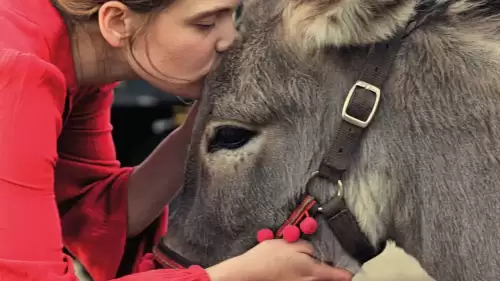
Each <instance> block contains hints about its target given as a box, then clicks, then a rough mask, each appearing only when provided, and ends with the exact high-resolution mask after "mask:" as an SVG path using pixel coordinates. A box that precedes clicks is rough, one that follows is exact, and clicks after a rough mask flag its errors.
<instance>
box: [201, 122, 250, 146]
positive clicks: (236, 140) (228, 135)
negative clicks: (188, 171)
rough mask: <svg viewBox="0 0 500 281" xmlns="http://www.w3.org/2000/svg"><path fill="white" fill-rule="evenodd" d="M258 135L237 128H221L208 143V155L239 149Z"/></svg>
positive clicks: (217, 129)
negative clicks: (222, 150) (224, 150)
mask: <svg viewBox="0 0 500 281" xmlns="http://www.w3.org/2000/svg"><path fill="white" fill-rule="evenodd" d="M256 134H257V133H256V132H254V131H250V130H248V129H245V128H241V127H236V126H220V127H218V128H216V129H215V132H214V134H213V136H212V138H211V139H210V141H209V142H208V148H207V151H208V153H214V152H216V151H219V150H221V149H238V148H240V147H242V146H244V145H245V144H246V143H247V142H248V141H250V140H251V139H252V138H253V137H254V136H255V135H256Z"/></svg>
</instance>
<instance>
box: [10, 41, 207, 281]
mask: <svg viewBox="0 0 500 281" xmlns="http://www.w3.org/2000/svg"><path fill="white" fill-rule="evenodd" d="M98 97H99V98H96V99H95V100H92V99H91V100H89V101H87V102H85V103H88V104H94V105H95V104H101V105H105V104H107V103H108V102H109V101H110V99H111V96H110V94H103V95H102V96H98ZM65 99H66V85H65V82H64V76H63V75H62V73H61V72H60V71H59V69H57V68H56V67H55V66H54V65H52V64H49V63H47V62H46V61H44V60H41V59H40V58H38V57H36V56H34V55H30V54H23V53H19V52H18V51H14V50H9V49H2V48H0V159H1V160H0V277H1V278H0V279H2V280H3V281H20V280H23V281H24V280H32V281H76V276H75V275H74V272H73V267H72V263H71V259H69V257H68V256H66V255H64V254H63V252H62V246H63V236H62V235H61V233H62V232H63V233H64V242H65V244H67V245H68V247H69V248H70V251H71V252H73V253H77V254H82V255H83V257H84V259H83V260H85V262H87V264H86V265H90V267H91V271H92V270H93V272H94V273H95V274H97V275H96V277H97V278H95V281H100V280H108V279H112V278H114V276H113V274H116V271H117V267H118V265H119V263H120V261H121V258H122V255H123V252H124V249H125V244H126V242H127V241H126V239H125V232H126V213H127V209H126V206H127V205H126V199H125V198H126V196H125V194H126V191H125V183H126V180H127V176H128V174H129V173H130V169H120V168H119V164H118V163H117V161H116V160H115V159H114V150H113V149H112V141H111V135H110V132H109V131H110V125H109V123H108V122H106V126H97V125H96V124H100V122H103V120H107V118H109V111H107V110H104V111H103V112H99V111H97V110H96V111H93V110H89V109H88V108H86V107H81V108H82V110H81V111H79V110H76V109H75V110H74V114H73V116H74V118H70V119H68V122H70V123H68V125H71V126H70V128H71V130H70V131H69V132H70V133H71V134H70V135H74V136H78V138H76V137H68V135H67V133H66V132H65V133H61V131H62V128H63V124H62V123H63V121H62V117H61V116H62V115H63V114H64V110H65V106H64V105H65ZM80 102H84V100H82V101H80ZM74 106H75V108H76V106H77V105H74ZM87 110H88V111H87ZM99 120H100V121H99ZM108 121H109V120H108ZM68 134H69V133H68ZM77 139H79V140H80V142H78V143H74V144H73V145H71V144H70V143H69V141H70V140H74V141H76V140H77ZM58 141H59V146H60V147H62V148H63V149H62V151H61V152H62V153H61V155H60V158H59V159H58ZM85 143H86V144H87V146H84V147H83V148H84V149H83V150H82V149H76V147H77V146H78V145H84V144H85ZM80 150H81V151H82V152H78V153H77V151H80ZM56 163H57V167H58V168H57V169H56ZM69 163H71V164H69ZM59 167H61V168H59ZM98 167H100V168H98ZM54 172H55V173H54ZM65 172H67V173H68V174H66V175H65V176H63V175H62V173H65ZM54 174H55V176H54ZM54 177H55V178H56V180H55V178H54ZM55 181H57V182H58V183H57V184H56V185H54V182H55ZM54 186H55V188H54ZM56 202H59V210H58V206H57V203H56ZM68 206H69V207H68ZM58 211H59V212H60V213H61V215H62V217H63V219H62V221H61V220H60V218H59V216H60V214H59V213H58ZM61 224H62V229H61ZM161 228H162V227H161V223H160V226H158V227H157V229H161ZM155 234H156V233H155ZM153 236H156V235H153ZM139 245H143V244H141V243H139ZM137 253H139V251H137ZM138 255H139V254H138ZM122 280H124V281H140V280H144V281H145V280H148V281H154V280H170V281H174V280H176V281H181V280H182V281H207V280H208V276H207V274H206V272H205V271H204V270H203V269H201V268H197V267H193V268H190V269H187V270H156V271H149V272H144V273H139V274H135V275H130V276H127V277H124V278H122Z"/></svg>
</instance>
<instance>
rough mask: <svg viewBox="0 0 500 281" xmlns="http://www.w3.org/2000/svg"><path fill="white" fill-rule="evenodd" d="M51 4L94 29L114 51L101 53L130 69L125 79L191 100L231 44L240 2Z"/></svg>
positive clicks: (76, 0) (82, 0)
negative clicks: (109, 54) (139, 80)
mask: <svg viewBox="0 0 500 281" xmlns="http://www.w3.org/2000/svg"><path fill="white" fill-rule="evenodd" d="M52 1H53V3H54V4H55V6H56V7H57V8H58V10H59V11H60V12H61V14H62V15H63V17H64V18H65V19H66V20H67V21H68V22H70V23H71V24H74V25H79V24H86V25H88V24H90V25H92V24H94V25H95V27H96V28H95V29H93V30H96V32H97V31H98V33H100V34H99V35H100V37H101V38H102V39H104V40H103V42H106V43H107V44H106V45H107V47H110V48H106V49H107V50H102V51H111V52H114V53H115V55H114V56H113V57H115V58H116V57H119V58H120V59H121V60H122V61H121V63H123V62H125V64H124V65H126V67H128V68H129V69H128V70H127V71H124V74H123V75H124V76H125V75H130V73H125V72H133V73H134V74H135V75H137V76H138V77H140V78H142V79H144V80H146V81H148V82H150V83H151V84H153V85H155V86H157V87H158V88H161V89H163V90H166V91H169V92H171V93H174V94H177V95H181V96H185V97H189V98H194V97H196V95H198V93H199V91H200V89H201V85H202V78H203V77H204V76H205V75H206V74H207V73H208V71H209V70H210V69H212V68H213V67H214V66H215V65H216V62H217V61H218V57H219V53H221V52H223V51H225V50H226V49H227V48H228V47H229V46H230V45H231V43H232V42H233V40H234V38H235V36H236V31H235V27H234V22H233V17H232V15H233V12H234V10H235V9H236V7H237V6H238V4H239V2H240V0H119V1H116V0H52ZM77 35H78V34H77ZM94 38H95V37H94ZM96 45H97V44H96ZM87 46H88V44H87ZM80 49H81V48H80ZM83 51H85V50H83ZM95 52H99V50H96V51H95ZM117 54H118V56H117Z"/></svg>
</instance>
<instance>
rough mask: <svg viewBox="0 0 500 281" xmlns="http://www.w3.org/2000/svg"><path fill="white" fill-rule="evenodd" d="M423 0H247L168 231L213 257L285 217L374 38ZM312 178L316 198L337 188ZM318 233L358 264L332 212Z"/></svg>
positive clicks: (177, 245)
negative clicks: (333, 227)
mask: <svg viewBox="0 0 500 281" xmlns="http://www.w3.org/2000/svg"><path fill="white" fill-rule="evenodd" d="M415 3H416V1H415V0H335V1H333V0H308V1H304V0H247V1H244V9H243V14H242V16H241V19H240V21H239V25H240V26H239V28H240V33H241V38H240V39H241V40H240V41H239V42H238V43H237V44H236V45H235V46H234V47H233V48H232V49H231V50H230V51H229V52H228V53H227V54H225V55H224V57H223V59H222V61H221V65H220V67H219V68H218V70H217V71H216V72H215V73H213V74H212V76H211V77H209V78H208V80H207V87H206V97H205V99H204V100H203V101H202V105H201V112H200V116H199V119H198V122H197V125H196V129H195V133H194V136H193V142H192V144H191V151H190V158H189V161H188V164H187V179H186V185H185V188H184V190H183V192H182V193H181V194H180V195H179V197H178V198H177V200H176V201H175V202H174V204H173V206H172V210H173V212H172V214H171V216H170V227H169V231H168V233H167V237H166V239H165V243H166V244H167V245H168V246H169V247H170V248H172V249H173V250H175V251H177V252H179V253H180V254H182V255H184V256H185V257H186V258H188V259H190V260H192V261H194V262H199V263H202V264H205V265H211V264H214V263H216V262H219V261H221V260H223V259H227V258H229V257H232V256H235V255H238V254H241V253H243V252H244V251H246V250H248V249H249V248H251V247H252V246H254V245H255V244H256V233H257V231H258V230H259V229H261V228H273V229H277V228H278V227H279V226H280V225H281V224H282V223H283V222H284V221H285V220H286V218H287V217H288V216H289V215H290V212H291V211H292V210H293V209H294V208H295V207H296V205H297V200H298V199H299V198H300V197H301V196H303V195H304V193H305V192H306V190H305V189H306V183H307V182H308V180H309V179H310V177H311V174H312V173H313V172H314V171H316V170H317V169H318V166H319V165H320V162H321V160H322V158H323V156H324V154H325V152H326V150H327V149H328V148H329V147H330V145H331V141H332V138H333V135H334V132H333V131H334V128H335V127H336V125H337V124H338V121H339V119H338V117H339V116H340V110H341V108H342V105H343V101H344V98H345V95H346V93H347V92H348V91H349V89H350V88H351V87H352V85H353V83H354V82H355V81H356V78H357V76H358V74H359V71H360V70H361V68H362V67H363V62H364V59H365V58H366V54H367V50H368V48H367V47H368V46H367V45H368V44H369V43H375V42H379V41H382V40H385V39H388V38H390V37H391V36H393V35H394V34H395V32H396V30H397V29H399V28H401V27H404V26H405V25H406V24H407V22H408V20H409V19H410V17H411V16H412V13H413V8H414V6H415ZM350 46H357V47H355V48H354V47H350ZM311 184H313V185H315V188H314V190H315V194H314V195H315V196H316V198H317V199H318V200H319V201H320V202H324V201H326V200H328V199H329V198H331V197H332V196H333V195H334V194H335V193H336V192H337V190H336V188H335V187H334V186H333V185H332V184H331V183H329V182H328V181H324V180H321V179H318V180H314V182H311ZM310 240H311V241H312V242H313V243H314V244H315V246H316V248H317V250H318V252H317V255H318V257H319V258H321V259H325V260H329V261H334V262H335V263H336V264H337V265H342V266H344V267H350V266H354V267H356V266H357V264H356V263H354V262H353V260H352V259H350V258H348V257H347V256H346V255H343V254H342V249H341V248H340V247H339V246H338V243H335V241H336V240H335V237H334V235H333V234H332V232H331V231H330V229H329V228H328V227H325V222H322V221H319V229H318V231H317V232H316V233H315V234H314V235H312V236H311V237H310ZM350 268H351V269H354V268H353V267H350Z"/></svg>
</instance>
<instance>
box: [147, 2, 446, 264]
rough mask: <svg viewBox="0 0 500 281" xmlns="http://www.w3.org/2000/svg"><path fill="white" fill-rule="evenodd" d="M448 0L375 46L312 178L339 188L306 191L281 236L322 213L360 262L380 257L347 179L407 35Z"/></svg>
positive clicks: (161, 252) (164, 253) (163, 255)
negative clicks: (323, 193)
mask: <svg viewBox="0 0 500 281" xmlns="http://www.w3.org/2000/svg"><path fill="white" fill-rule="evenodd" d="M448 5H449V2H448V1H446V2H441V3H439V4H436V1H435V0H424V1H423V2H421V3H420V4H419V5H418V6H417V7H416V11H417V14H416V16H415V17H414V18H413V19H412V20H410V22H409V23H408V25H407V26H406V28H403V29H401V30H399V31H398V32H397V33H396V35H395V36H394V37H393V38H391V39H389V40H387V41H385V42H380V43H377V44H373V45H372V46H371V48H370V51H369V53H368V58H367V60H366V63H365V66H364V69H363V71H362V72H361V75H360V76H359V79H358V80H357V81H356V82H355V83H354V85H353V86H352V88H351V89H350V90H349V92H348V93H347V96H346V98H345V101H344V105H343V108H342V112H341V123H340V125H339V126H338V128H337V129H336V132H335V137H334V140H333V143H332V146H331V147H330V149H329V151H328V152H327V153H326V154H325V157H324V158H323V160H322V162H321V164H320V166H319V169H318V170H317V171H316V172H314V173H313V175H312V176H311V178H310V179H309V181H311V179H313V178H317V177H319V178H323V179H326V180H328V181H329V182H331V183H332V184H333V185H336V186H337V190H338V192H337V194H336V196H334V197H333V198H332V199H330V200H329V201H328V202H326V203H325V204H323V205H319V203H318V202H317V201H316V200H315V199H314V198H313V197H312V196H310V195H306V196H305V198H304V199H303V200H302V201H301V203H300V204H299V205H298V207H297V208H296V209H295V210H294V211H293V213H292V214H291V216H290V217H289V218H288V219H287V220H286V221H285V222H284V224H283V225H282V226H281V227H280V229H279V230H278V232H277V237H278V238H279V237H280V236H282V230H283V227H284V226H286V225H290V224H293V225H297V224H298V223H300V222H301V221H302V220H303V219H304V218H305V217H306V216H322V217H323V218H324V219H325V220H326V221H327V222H328V226H329V227H330V229H331V230H332V232H333V233H334V235H335V237H336V238H337V240H338V241H339V243H340V245H341V246H342V247H343V249H344V250H345V251H346V252H347V253H348V254H349V255H350V256H351V257H352V258H354V259H356V260H357V261H358V262H359V263H360V264H363V263H365V262H367V261H369V260H371V259H372V258H374V257H376V256H377V255H378V254H380V252H381V251H382V250H383V249H384V246H385V241H377V245H373V244H372V243H371V242H370V241H369V239H368V238H367V237H366V235H365V234H364V232H363V231H362V230H361V229H360V227H359V225H358V222H357V220H356V217H355V216H354V215H353V214H352V212H351V211H350V210H349V208H348V207H347V205H346V203H345V201H344V197H343V187H342V179H343V176H344V173H345V172H346V170H347V169H348V167H349V165H350V164H351V161H352V159H353V158H354V153H355V152H356V148H357V147H358V146H359V143H360V141H361V137H362V136H363V134H364V132H365V130H366V129H367V128H368V127H369V125H370V124H371V122H372V120H373V117H374V116H375V114H376V112H377V109H378V106H379V103H380V100H381V95H382V86H383V85H384V83H385V81H386V80H387V78H388V75H389V72H390V70H391V66H392V63H393V61H394V59H395V57H396V55H397V54H398V52H399V50H400V47H401V44H402V42H403V39H404V38H405V37H406V36H407V35H409V34H410V33H411V32H412V31H414V30H415V29H416V28H418V27H419V26H421V25H422V24H423V23H425V22H426V21H427V20H429V19H430V18H432V17H436V16H439V15H441V14H442V13H443V11H444V10H445V9H446V8H447V7H448ZM307 184H309V182H308V183H307ZM162 240H163V239H162ZM153 254H154V256H155V261H156V263H157V266H159V267H163V268H186V267H188V266H191V265H194V263H191V262H190V261H188V260H187V259H185V258H183V257H182V256H181V255H179V254H177V253H175V252H174V251H172V250H171V249H169V248H168V247H167V246H166V245H165V243H163V241H160V242H159V243H158V244H157V245H156V246H155V248H154V250H153Z"/></svg>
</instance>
